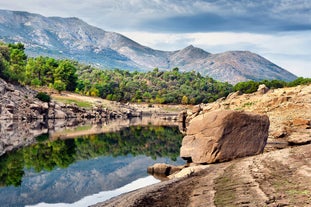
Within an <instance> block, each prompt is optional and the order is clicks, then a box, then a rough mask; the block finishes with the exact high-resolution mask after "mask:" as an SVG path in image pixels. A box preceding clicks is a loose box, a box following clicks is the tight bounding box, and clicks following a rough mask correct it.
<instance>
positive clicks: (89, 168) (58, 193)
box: [0, 156, 169, 206]
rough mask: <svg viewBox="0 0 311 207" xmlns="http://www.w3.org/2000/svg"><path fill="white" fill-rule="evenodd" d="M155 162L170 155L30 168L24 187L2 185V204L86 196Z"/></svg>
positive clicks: (138, 175) (114, 185)
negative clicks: (38, 170)
mask: <svg viewBox="0 0 311 207" xmlns="http://www.w3.org/2000/svg"><path fill="white" fill-rule="evenodd" d="M155 162H169V159H165V158H159V159H158V160H153V159H151V158H149V157H145V156H138V157H132V156H125V157H124V156H122V157H116V158H114V157H99V158H96V159H92V160H86V161H80V162H77V163H75V164H72V165H71V166H69V167H68V168H66V169H59V168H58V169H56V170H54V171H52V172H41V173H39V174H37V173H34V172H33V171H31V170H30V171H27V172H26V175H25V178H24V179H23V182H22V185H21V187H19V188H14V187H8V188H2V189H1V188H0V202H1V206H12V204H14V206H24V205H34V204H37V203H40V202H46V203H59V202H63V203H73V202H75V201H77V200H80V199H81V198H83V197H85V196H88V195H92V194H95V193H98V192H100V191H107V190H112V189H116V188H119V187H121V186H124V185H126V184H127V183H130V182H132V181H134V180H136V179H138V178H141V177H145V176H146V175H147V174H146V168H147V167H148V166H149V165H152V164H154V163H155Z"/></svg>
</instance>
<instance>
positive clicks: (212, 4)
mask: <svg viewBox="0 0 311 207" xmlns="http://www.w3.org/2000/svg"><path fill="white" fill-rule="evenodd" d="M0 9H8V10H19V11H28V12H32V13H39V14H41V15H44V16H61V17H73V16H74V17H78V18H80V19H82V20H84V21H86V22H87V23H89V24H91V25H94V26H97V27H100V28H102V29H104V30H106V31H114V32H118V33H121V34H123V35H125V36H127V37H129V38H131V39H133V40H135V41H137V42H139V43H140V44H142V45H145V46H149V47H152V48H154V49H160V50H169V51H172V50H178V49H182V48H184V47H186V46H188V45H190V44H192V45H194V46H196V47H200V48H202V49H204V50H206V51H208V52H211V53H220V52H224V51H228V50H249V51H252V52H255V53H258V54H259V55H261V56H263V57H265V58H267V59H269V60H270V61H272V62H274V63H276V64H277V65H279V66H281V67H283V68H285V69H287V70H289V71H290V72H292V73H294V74H296V75H298V76H304V77H311V0H87V1H86V0H23V1H21V0H0Z"/></svg>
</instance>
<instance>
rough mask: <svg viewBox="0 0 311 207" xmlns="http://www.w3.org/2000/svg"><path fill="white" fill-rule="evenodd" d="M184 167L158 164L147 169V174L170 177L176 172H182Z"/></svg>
mask: <svg viewBox="0 0 311 207" xmlns="http://www.w3.org/2000/svg"><path fill="white" fill-rule="evenodd" d="M182 168H184V166H174V165H168V164H165V163H156V164H154V165H153V166H150V167H148V168H147V172H148V173H149V174H152V175H163V176H168V175H171V174H173V173H175V172H178V171H180V170H181V169H182Z"/></svg>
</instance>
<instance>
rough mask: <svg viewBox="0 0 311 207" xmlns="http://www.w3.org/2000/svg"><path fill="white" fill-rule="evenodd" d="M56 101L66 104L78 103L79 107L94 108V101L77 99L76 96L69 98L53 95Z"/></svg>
mask: <svg viewBox="0 0 311 207" xmlns="http://www.w3.org/2000/svg"><path fill="white" fill-rule="evenodd" d="M53 98H54V99H55V100H56V101H58V102H61V103H64V104H76V105H77V106H79V107H84V108H92V103H90V102H88V101H82V100H77V99H74V98H69V97H56V96H54V97H53Z"/></svg>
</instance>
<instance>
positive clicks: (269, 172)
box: [94, 85, 311, 207]
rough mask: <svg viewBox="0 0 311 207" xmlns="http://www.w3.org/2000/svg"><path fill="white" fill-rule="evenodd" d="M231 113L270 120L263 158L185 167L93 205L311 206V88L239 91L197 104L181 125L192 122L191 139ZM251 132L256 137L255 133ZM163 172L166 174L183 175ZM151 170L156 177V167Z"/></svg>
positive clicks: (185, 112) (201, 134)
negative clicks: (203, 121) (206, 122)
mask: <svg viewBox="0 0 311 207" xmlns="http://www.w3.org/2000/svg"><path fill="white" fill-rule="evenodd" d="M227 110H232V111H237V112H247V113H255V114H259V115H263V116H268V117H269V120H270V127H269V131H268V134H267V136H268V137H267V145H266V146H265V148H264V150H263V153H262V154H258V155H256V154H257V153H254V155H253V156H250V157H246V158H238V159H234V160H232V161H227V162H221V163H217V162H216V163H213V164H208V165H206V164H205V165H201V164H199V163H200V159H199V163H198V164H195V163H193V164H191V163H190V164H188V166H184V167H181V169H182V168H183V169H182V171H184V173H182V175H181V176H172V177H173V179H170V180H168V181H164V182H161V183H159V184H155V185H152V186H149V187H146V188H143V189H139V190H136V191H133V192H130V193H127V194H124V195H121V196H118V197H116V198H112V199H110V200H108V201H105V202H103V203H100V204H97V205H94V206H96V207H99V206H241V207H242V206H250V207H252V206H273V207H276V206H310V205H311V187H310V186H311V179H310V178H311V151H310V149H311V144H310V143H311V125H310V121H311V85H309V86H297V87H294V88H283V89H275V90H270V89H268V88H266V87H265V86H260V88H259V89H258V91H257V92H256V93H254V94H243V95H241V94H239V93H238V92H237V93H232V94H230V95H229V96H228V97H227V98H224V99H221V100H218V101H216V102H214V103H210V104H202V105H198V106H196V107H194V108H193V109H192V110H188V111H184V112H183V113H181V115H180V120H184V121H185V122H186V123H188V127H187V130H186V131H185V132H184V133H185V135H186V136H192V133H190V132H189V131H188V130H189V126H191V124H193V123H194V122H195V120H197V119H198V117H200V116H201V117H204V116H209V115H208V114H210V113H213V112H215V111H227ZM217 113H218V112H217ZM199 123H200V122H199ZM198 127H203V128H204V126H202V125H198ZM216 128H217V127H216ZM231 129H232V128H231ZM202 130H203V131H204V129H202ZM202 130H198V131H199V132H200V133H198V134H199V136H197V138H198V137H200V136H204V134H205V135H209V133H210V132H209V130H206V131H205V132H203V131H202ZM229 131H230V130H229ZM231 131H232V130H231ZM233 131H234V130H233ZM252 131H253V132H252V133H254V134H256V133H257V130H256V128H253V129H252ZM197 138H196V137H191V138H190V140H191V141H190V143H192V144H194V143H195V142H194V140H195V139H197ZM187 142H189V139H188V141H186V143H187ZM194 145H195V144H194ZM194 145H191V146H190V148H191V147H193V146H194ZM212 146H217V145H214V144H212ZM242 147H243V145H242ZM215 149H218V148H217V147H216V148H215ZM241 149H242V148H241ZM194 150H195V149H194ZM190 151H191V150H190ZM212 151H213V150H212ZM216 151H217V150H216ZM188 152H189V150H186V151H185V152H184V156H185V154H186V155H187V156H185V157H186V158H187V157H188V158H189V157H191V161H192V156H194V157H195V156H196V153H197V152H195V154H189V153H188ZM192 152H193V151H192ZM212 154H213V153H212ZM199 158H202V156H199ZM225 160H226V159H225ZM216 161H217V160H216ZM163 166H164V167H163ZM158 167H162V171H163V172H164V173H166V172H169V171H171V170H172V169H174V170H172V173H173V174H174V173H175V172H176V171H179V170H180V169H175V168H173V167H172V166H166V167H165V165H159V166H158ZM158 169H159V168H158ZM148 170H149V171H150V172H151V171H152V172H154V169H153V168H150V169H148ZM175 170H176V171H175ZM182 171H181V172H182ZM168 174H170V173H168Z"/></svg>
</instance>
